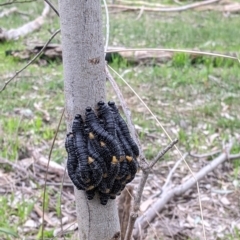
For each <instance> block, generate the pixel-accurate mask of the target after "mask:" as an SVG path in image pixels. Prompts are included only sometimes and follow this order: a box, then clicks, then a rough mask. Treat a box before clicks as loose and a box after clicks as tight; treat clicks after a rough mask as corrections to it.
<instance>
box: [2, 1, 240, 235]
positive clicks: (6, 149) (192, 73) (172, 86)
mask: <svg viewBox="0 0 240 240" xmlns="http://www.w3.org/2000/svg"><path fill="white" fill-rule="evenodd" d="M56 2H57V1H55V2H54V4H55V5H56ZM168 2H169V1H166V3H168ZM18 7H19V11H22V12H27V13H28V15H27V16H22V15H20V14H14V15H13V16H11V17H8V18H3V19H1V26H2V27H5V28H9V27H11V28H16V27H18V26H20V25H21V24H23V23H26V22H27V21H29V20H32V19H34V17H35V16H37V14H39V13H41V11H42V5H41V4H39V3H25V4H18ZM29 9H30V10H29ZM137 15H138V13H137V12H136V13H118V14H110V20H111V24H110V45H117V46H125V47H142V48H145V47H146V48H148V47H156V48H180V49H198V50H204V51H218V52H221V53H232V52H236V53H239V46H240V32H239V30H238V29H239V19H238V18H237V17H236V16H234V15H230V16H229V17H228V18H226V17H223V15H222V13H218V12H194V11H187V12H182V13H171V14H165V13H155V14H152V13H146V12H144V14H143V15H142V16H141V18H140V19H139V20H136V17H137ZM58 28H59V20H58V19H57V17H55V18H49V19H47V20H46V24H45V25H44V26H43V27H42V28H41V30H40V31H38V32H36V33H34V34H31V35H29V36H27V37H26V38H23V39H19V40H18V41H12V42H5V43H1V44H0V77H1V82H0V88H1V87H2V86H3V84H4V82H5V81H6V80H8V79H9V77H10V76H11V75H13V74H14V72H15V71H17V70H19V69H21V68H22V67H23V66H24V65H25V64H26V62H24V61H20V60H17V59H15V58H13V57H11V56H5V51H7V50H23V49H25V48H26V47H27V45H28V44H27V43H31V42H34V41H35V40H36V39H37V41H38V42H41V43H44V42H45V41H46V40H48V38H49V37H50V36H51V33H52V32H53V31H54V30H56V29H58ZM53 42H55V43H59V42H60V36H58V37H57V38H56V39H55V40H53ZM110 65H111V66H112V67H113V68H114V69H116V70H117V71H118V72H119V73H120V74H124V78H125V79H126V80H127V81H128V82H129V84H131V86H132V87H133V88H134V89H135V90H136V91H137V93H138V94H139V95H140V96H141V97H142V98H143V99H144V101H145V102H146V103H147V104H148V106H149V107H150V108H151V109H152V111H153V112H154V114H155V115H156V116H157V117H158V119H159V120H160V122H161V123H162V124H163V126H164V127H165V128H166V130H167V131H168V133H169V134H170V136H171V137H172V138H178V139H179V144H178V146H179V147H180V149H181V150H182V152H185V151H191V150H195V151H197V152H206V151H208V150H209V151H210V150H211V149H212V148H213V147H217V148H219V149H220V148H221V147H222V142H223V141H227V140H228V139H229V138H231V137H232V136H234V134H235V133H237V132H238V133H239V132H240V115H239V105H240V100H239V96H240V81H239V77H240V71H239V66H240V65H239V63H238V62H236V61H233V60H229V59H227V60H226V59H223V58H216V57H214V58H213V57H206V56H204V57H199V58H197V59H192V58H191V57H190V56H189V55H188V54H185V53H176V54H174V57H173V59H172V60H171V61H169V62H167V63H166V64H156V63H154V61H153V62H152V64H149V65H142V64H139V65H133V64H131V63H128V62H127V61H126V60H124V59H119V58H118V57H116V58H114V59H113V62H112V63H111V64H110ZM62 72H63V68H62V65H61V64H59V63H57V62H51V63H49V64H48V65H47V66H42V67H40V66H39V64H38V62H37V63H34V64H33V65H30V66H29V67H28V69H27V70H26V71H24V72H23V73H22V74H21V75H19V76H18V77H17V78H16V79H14V80H13V81H12V82H11V83H10V84H9V85H8V87H7V88H6V90H5V91H4V92H3V93H1V108H0V114H1V118H0V156H1V157H3V158H6V159H9V160H11V161H16V160H20V159H24V158H27V157H28V151H29V148H38V149H42V150H41V154H43V155H45V156H47V155H48V153H49V149H50V145H51V142H52V139H53V136H54V134H55V132H56V127H57V124H58V121H59V119H60V115H61V111H62V109H63V106H64V87H63V73H62ZM116 81H117V83H118V84H119V86H120V88H121V90H122V91H123V95H124V96H125V98H126V99H127V102H128V105H129V107H130V109H131V110H132V116H133V121H134V123H135V124H136V125H138V126H139V129H140V130H139V137H140V139H141V143H142V146H143V149H144V151H145V154H146V157H147V158H148V159H152V158H153V157H154V156H155V154H156V153H157V152H158V151H159V150H160V149H161V148H162V147H163V145H166V144H167V142H168V139H167V137H166V136H165V134H164V133H163V131H162V129H161V128H160V127H159V126H158V125H156V123H155V121H154V120H153V118H152V116H151V115H150V114H149V113H148V112H147V111H146V109H145V108H144V107H143V105H142V104H141V103H140V102H139V100H138V99H137V98H136V97H135V96H134V94H133V93H132V92H131V91H130V90H129V89H128V88H127V87H126V86H125V85H124V83H123V82H122V81H121V80H119V79H118V78H117V77H116ZM107 89H108V93H107V94H108V99H115V100H116V95H115V93H114V92H113V90H112V88H111V86H110V85H109V83H107ZM129 99H130V100H129ZM65 132H66V127H65V124H64V122H63V123H62V125H61V127H60V131H59V136H58V141H57V143H56V145H55V148H54V150H53V154H52V160H53V161H56V162H59V163H62V162H63V161H64V159H65V157H66V153H65V150H64V141H63V139H64V136H65ZM215 134H217V135H218V136H217V137H216V138H213V139H212V136H214V135H215ZM43 146H48V147H47V148H43ZM206 149H207V150H206ZM232 151H233V153H234V154H235V153H239V146H236V147H234V148H233V150H232ZM172 155H173V154H172V153H171V152H170V153H169V154H167V155H166V157H165V160H168V159H172V158H173V156H172ZM3 167H4V169H5V170H6V171H10V170H11V168H10V169H9V167H6V166H3ZM3 167H2V168H3ZM234 171H235V177H236V178H237V176H238V173H239V161H238V162H237V161H234ZM51 194H52V193H51V190H48V193H47V198H46V199H45V204H46V205H45V206H46V209H47V210H49V207H50V206H49V199H51V198H52V197H53V196H52V195H51ZM11 197H12V201H13V200H14V194H13V195H12V196H11ZM9 201H10V200H9V198H8V197H6V196H4V197H1V198H0V203H1V204H0V205H1V207H0V213H1V214H0V238H1V236H4V237H6V236H8V237H9V239H14V238H13V237H14V236H16V234H18V226H20V225H21V224H23V223H24V221H25V220H26V219H27V218H28V216H29V214H30V212H31V210H32V206H33V205H32V204H33V203H32V202H31V201H21V202H19V203H18V210H16V208H13V207H12V206H9V205H8V203H9ZM54 211H56V214H57V216H58V217H59V216H60V202H59V195H57V198H56V206H55V208H54ZM9 212H11V213H12V216H15V217H16V220H15V221H12V218H11V217H9ZM4 232H5V233H4ZM1 234H2V235H1ZM45 234H46V236H45V237H52V234H53V232H52V230H47V231H45ZM238 234H239V233H238ZM11 235H13V237H11ZM37 235H38V237H40V236H41V231H40V229H39V232H38V234H37ZM236 235H237V232H236ZM229 239H233V238H229Z"/></svg>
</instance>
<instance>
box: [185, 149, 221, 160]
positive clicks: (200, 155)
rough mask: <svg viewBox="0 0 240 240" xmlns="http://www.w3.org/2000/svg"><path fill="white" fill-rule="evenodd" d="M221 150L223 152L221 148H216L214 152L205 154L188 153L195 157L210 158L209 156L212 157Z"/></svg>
mask: <svg viewBox="0 0 240 240" xmlns="http://www.w3.org/2000/svg"><path fill="white" fill-rule="evenodd" d="M220 152H221V150H216V151H213V152H210V153H205V154H195V153H191V152H190V153H189V154H188V155H189V156H190V157H194V158H208V157H212V156H213V155H216V154H218V153H220Z"/></svg>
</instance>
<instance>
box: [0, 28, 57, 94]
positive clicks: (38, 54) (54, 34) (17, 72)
mask: <svg viewBox="0 0 240 240" xmlns="http://www.w3.org/2000/svg"><path fill="white" fill-rule="evenodd" d="M58 33H60V29H58V30H57V31H56V32H55V33H53V34H52V36H51V37H50V38H49V40H48V41H47V42H46V43H45V45H44V46H43V48H42V49H41V51H40V52H38V53H37V54H36V55H35V57H34V58H33V59H31V60H30V61H29V62H28V63H27V64H26V65H25V66H24V67H23V68H22V69H20V70H19V71H16V73H15V74H14V75H13V77H11V78H10V79H9V80H7V81H6V82H5V84H4V86H3V87H2V89H1V90H0V93H1V92H2V91H4V89H5V88H6V87H7V85H8V84H9V83H10V82H11V81H12V80H13V79H14V78H15V77H16V76H18V75H19V74H20V73H21V72H23V71H24V70H25V69H26V68H27V67H28V66H29V65H30V64H32V63H33V62H34V61H35V60H36V59H37V58H38V57H39V56H40V55H41V53H42V52H43V51H44V49H45V48H46V47H47V45H48V44H49V43H50V42H51V41H52V40H53V38H54V37H55V36H56V35H57V34H58Z"/></svg>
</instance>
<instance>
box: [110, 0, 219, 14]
mask: <svg viewBox="0 0 240 240" xmlns="http://www.w3.org/2000/svg"><path fill="white" fill-rule="evenodd" d="M219 1H220V0H207V1H202V2H197V3H191V4H187V5H184V6H178V7H165V8H159V7H155V8H154V7H144V10H146V11H149V12H182V11H186V10H189V9H193V8H197V7H200V6H203V5H208V4H212V3H216V2H219ZM108 7H109V8H118V9H123V10H125V11H136V10H141V6H125V5H115V4H111V5H109V6H108Z"/></svg>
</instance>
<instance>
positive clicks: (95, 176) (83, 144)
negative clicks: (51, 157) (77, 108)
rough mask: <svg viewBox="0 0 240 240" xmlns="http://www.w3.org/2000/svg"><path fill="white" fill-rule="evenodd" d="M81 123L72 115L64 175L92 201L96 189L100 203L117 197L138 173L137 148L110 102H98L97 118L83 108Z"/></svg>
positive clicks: (78, 118) (66, 144)
mask: <svg viewBox="0 0 240 240" xmlns="http://www.w3.org/2000/svg"><path fill="white" fill-rule="evenodd" d="M85 115H86V116H85V122H84V121H83V119H82V117H81V115H79V114H78V115H76V116H75V119H74V121H73V125H72V132H71V133H68V134H67V138H66V143H65V147H66V150H67V152H68V161H67V169H68V175H69V177H70V178H71V180H72V182H73V184H74V185H75V186H76V188H77V189H78V190H85V192H86V195H87V198H88V199H89V200H91V199H93V197H94V195H95V192H96V190H98V192H99V195H100V201H101V204H103V205H106V204H107V202H108V199H109V198H110V199H115V198H116V195H120V193H121V191H122V190H123V189H124V187H125V185H126V184H127V183H129V182H131V181H132V180H133V179H134V177H135V174H136V172H137V170H138V162H137V157H138V155H139V149H138V146H137V144H136V143H135V142H134V141H133V139H132V138H131V136H130V133H129V130H128V127H127V124H126V123H125V121H124V120H123V118H122V117H121V115H120V114H119V112H118V109H117V107H116V106H115V103H114V102H108V104H105V103H104V102H103V101H100V102H98V109H97V115H96V114H95V113H94V111H93V109H92V108H90V107H87V108H86V112H85Z"/></svg>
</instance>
